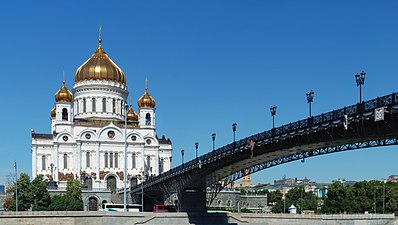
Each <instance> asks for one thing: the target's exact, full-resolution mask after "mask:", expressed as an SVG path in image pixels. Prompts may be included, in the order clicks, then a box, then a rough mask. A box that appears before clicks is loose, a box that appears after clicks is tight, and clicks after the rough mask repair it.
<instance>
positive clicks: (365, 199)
mask: <svg viewBox="0 0 398 225" xmlns="http://www.w3.org/2000/svg"><path fill="white" fill-rule="evenodd" d="M397 209H398V183H391V182H387V183H383V182H380V181H377V180H372V181H361V182H357V183H355V184H354V185H347V184H344V183H341V182H338V181H335V182H333V183H332V185H331V186H330V187H329V189H328V193H327V195H326V198H325V201H324V205H323V207H322V212H324V213H364V212H366V211H367V212H371V213H393V212H394V211H396V210H397Z"/></svg>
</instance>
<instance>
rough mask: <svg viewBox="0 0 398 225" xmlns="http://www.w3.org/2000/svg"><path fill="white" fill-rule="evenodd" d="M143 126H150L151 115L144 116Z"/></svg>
mask: <svg viewBox="0 0 398 225" xmlns="http://www.w3.org/2000/svg"><path fill="white" fill-rule="evenodd" d="M145 125H151V114H149V113H147V114H146V115H145Z"/></svg>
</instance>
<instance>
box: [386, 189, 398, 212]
mask: <svg viewBox="0 0 398 225" xmlns="http://www.w3.org/2000/svg"><path fill="white" fill-rule="evenodd" d="M384 185H385V186H384V188H385V194H384V197H385V207H386V209H385V212H390V213H393V212H394V211H397V210H398V183H392V182H387V183H386V184H384ZM384 188H383V189H384ZM383 191H384V190H383Z"/></svg>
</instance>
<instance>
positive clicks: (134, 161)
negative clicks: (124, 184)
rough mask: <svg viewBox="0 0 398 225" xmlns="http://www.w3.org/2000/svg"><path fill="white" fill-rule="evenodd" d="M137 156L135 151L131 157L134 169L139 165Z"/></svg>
mask: <svg viewBox="0 0 398 225" xmlns="http://www.w3.org/2000/svg"><path fill="white" fill-rule="evenodd" d="M135 157H136V155H135V153H133V155H132V157H131V160H132V161H131V167H132V168H133V169H135V168H136V167H137V165H136V163H137V162H136V159H135Z"/></svg>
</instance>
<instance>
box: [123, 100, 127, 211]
mask: <svg viewBox="0 0 398 225" xmlns="http://www.w3.org/2000/svg"><path fill="white" fill-rule="evenodd" d="M124 109H125V110H124V112H125V114H124V172H123V173H124V179H123V211H125V212H127V187H126V186H127V111H128V105H127V104H125V105H124Z"/></svg>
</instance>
